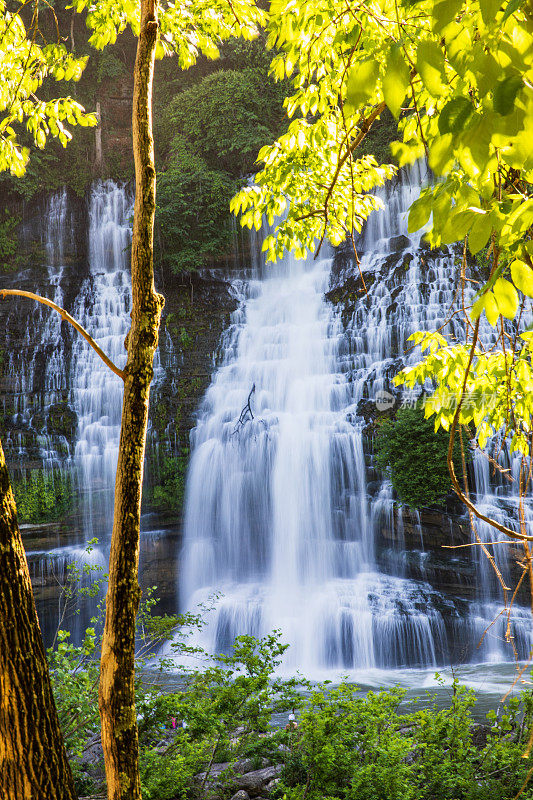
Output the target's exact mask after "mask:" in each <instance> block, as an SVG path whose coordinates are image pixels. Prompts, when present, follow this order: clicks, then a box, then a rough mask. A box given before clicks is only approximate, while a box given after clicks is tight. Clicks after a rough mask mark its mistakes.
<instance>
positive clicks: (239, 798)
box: [231, 789, 250, 800]
mask: <svg viewBox="0 0 533 800" xmlns="http://www.w3.org/2000/svg"><path fill="white" fill-rule="evenodd" d="M231 800H250V795H249V794H248V792H245V791H244V789H239V791H238V792H236V793H235V794H234V795H233V797H232V798H231Z"/></svg>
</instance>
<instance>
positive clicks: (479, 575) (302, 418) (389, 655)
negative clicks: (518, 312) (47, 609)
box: [179, 164, 532, 674]
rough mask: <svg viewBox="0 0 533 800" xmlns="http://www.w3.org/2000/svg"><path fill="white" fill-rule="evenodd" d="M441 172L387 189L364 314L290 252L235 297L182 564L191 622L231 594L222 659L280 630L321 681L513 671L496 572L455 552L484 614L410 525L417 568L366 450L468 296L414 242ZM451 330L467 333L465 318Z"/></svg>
mask: <svg viewBox="0 0 533 800" xmlns="http://www.w3.org/2000/svg"><path fill="white" fill-rule="evenodd" d="M424 172H425V168H424V165H423V164H418V165H415V167H413V168H412V169H411V170H410V171H408V172H403V171H402V173H400V175H399V177H398V179H397V180H396V181H395V182H394V184H390V185H389V186H388V187H386V188H385V189H384V190H383V195H382V196H383V199H384V202H385V211H383V212H377V213H376V212H375V213H374V214H373V216H372V217H371V219H370V220H369V222H368V224H367V225H366V227H365V230H364V232H363V235H362V236H361V237H360V242H359V245H360V247H361V269H362V271H363V273H364V275H365V279H366V282H367V285H368V292H367V293H366V294H364V293H362V294H361V295H360V297H359V298H356V299H355V300H354V304H353V311H352V313H351V315H350V318H346V315H344V316H343V315H342V314H341V312H340V311H339V310H337V309H336V307H335V306H334V305H332V304H330V303H329V302H328V301H327V300H326V298H325V294H326V292H327V291H328V289H329V287H330V280H331V271H332V260H333V259H332V258H330V257H327V256H326V255H322V257H321V258H320V259H318V260H316V261H313V260H310V259H308V260H307V261H295V260H294V259H293V258H292V257H291V256H290V255H285V257H284V258H283V259H282V261H281V262H279V263H278V264H277V265H276V266H275V267H272V266H269V267H266V268H263V269H262V270H257V269H256V270H255V272H254V273H253V275H254V276H255V277H252V279H250V280H247V281H246V282H238V281H236V282H235V284H234V288H235V291H236V292H239V293H240V303H239V307H238V309H237V311H236V312H235V313H234V315H233V318H232V322H231V325H230V327H229V329H228V330H227V331H226V333H225V335H224V338H223V342H222V351H223V354H224V355H223V359H222V363H221V365H220V366H219V368H218V369H217V370H216V372H215V374H214V376H213V378H212V383H211V386H210V387H209V389H208V391H207V393H206V395H205V398H204V400H203V402H202V404H201V407H200V409H199V411H198V421H197V425H196V427H195V429H194V430H193V431H192V434H191V445H192V458H191V463H190V468H189V473H188V478H187V490H186V509H185V531H184V543H183V549H182V554H181V561H182V566H181V570H180V586H179V589H180V593H181V606H182V608H183V609H187V610H191V609H194V607H195V606H197V605H198V604H199V603H205V602H206V601H208V599H209V598H210V597H213V596H214V595H217V594H218V593H220V594H221V596H220V598H219V599H218V600H216V601H214V608H213V610H212V612H211V613H210V615H209V616H208V624H207V625H206V627H205V628H204V629H203V631H202V634H201V637H200V638H201V643H202V644H203V645H204V646H206V647H207V648H209V649H211V650H218V651H223V650H227V649H228V648H229V647H230V646H231V642H232V640H233V638H234V637H235V636H236V635H238V634H242V633H251V634H254V635H259V634H264V633H266V632H268V631H270V630H271V629H273V628H276V629H280V630H281V631H282V634H283V638H284V641H286V642H288V643H289V644H290V649H289V651H288V654H287V657H286V662H285V666H286V667H287V668H288V669H294V668H300V669H302V670H303V671H304V672H307V673H308V674H309V673H310V672H312V671H316V670H317V669H327V670H331V669H337V670H346V669H361V668H362V669H369V668H374V667H378V668H379V667H405V666H409V667H415V666H418V667H432V666H435V665H438V664H446V663H450V660H451V659H452V657H453V656H452V654H454V653H457V650H458V648H459V647H460V648H463V649H464V650H465V651H467V656H466V657H467V659H469V660H472V661H476V660H477V661H482V660H503V659H505V658H509V657H511V654H510V653H509V651H508V650H506V649H505V645H504V643H503V641H502V639H503V632H504V627H505V624H506V620H505V618H504V617H500V619H499V620H498V622H497V624H496V625H495V626H493V628H492V629H491V632H490V633H489V634H488V635H487V637H486V638H485V641H484V644H483V647H482V648H481V649H479V650H478V649H476V645H477V643H478V641H479V639H480V638H481V635H482V633H483V631H484V629H485V628H486V627H487V626H488V625H489V623H490V622H491V621H492V619H493V618H494V617H495V616H496V614H497V608H499V606H498V599H499V598H498V594H497V592H495V591H494V586H493V585H492V583H491V582H493V579H492V577H491V576H489V575H488V573H487V570H486V565H485V564H484V562H483V561H482V560H480V559H479V558H478V556H477V554H476V553H474V554H472V553H469V554H468V555H463V556H462V558H463V561H461V559H460V558H458V557H456V554H455V553H454V551H443V552H444V553H447V554H446V555H445V556H443V558H446V559H449V562H450V566H449V569H450V572H452V573H453V571H454V569H456V570H457V575H458V576H459V577H458V578H457V580H458V581H460V580H461V577H460V572H461V569H460V568H463V567H464V563H465V559H466V560H467V561H468V562H469V563H468V565H467V566H469V565H472V570H475V575H474V578H473V579H474V581H475V582H476V585H478V586H479V590H478V592H477V594H476V596H475V597H474V599H473V601H472V602H471V603H467V602H466V601H465V600H464V599H463V600H460V599H459V598H458V597H455V596H454V595H452V594H451V593H445V592H443V591H440V590H437V589H436V588H434V586H433V585H432V577H431V569H432V567H431V564H430V559H429V554H428V553H427V552H426V551H425V546H424V532H423V527H422V525H421V521H420V517H419V516H418V515H417V514H412V515H411V517H410V520H411V521H410V523H409V525H410V529H411V535H413V534H414V536H415V539H416V540H417V541H418V542H419V544H417V546H416V548H414V549H413V550H412V551H411V552H410V553H409V563H408V562H407V560H406V558H405V555H406V553H405V550H404V547H403V539H404V535H405V530H404V518H403V515H402V514H401V513H400V512H399V511H398V509H397V508H396V507H395V504H394V500H393V495H392V490H391V485H390V482H389V481H388V480H387V479H383V477H382V476H380V475H379V474H377V473H376V472H375V470H374V469H373V467H372V462H371V455H370V452H369V451H368V447H366V448H365V431H364V427H365V425H364V420H363V418H362V416H361V415H360V413H359V406H360V402H361V401H364V400H365V399H372V398H375V397H376V396H377V395H379V393H380V392H382V391H390V388H391V384H390V379H391V378H392V376H393V375H394V374H396V373H397V372H398V370H399V369H400V368H401V366H402V365H403V364H405V363H409V362H412V361H413V360H414V359H416V357H417V356H416V354H414V353H409V352H406V351H407V350H408V348H409V343H408V342H407V338H408V336H409V335H410V334H411V333H413V332H414V331H416V330H423V329H426V330H435V329H436V328H438V327H439V326H440V325H442V324H443V323H444V322H445V320H446V315H447V310H448V307H449V305H450V304H451V302H452V299H453V294H454V288H455V285H456V280H457V276H456V267H455V264H454V261H455V253H454V252H453V249H446V248H445V249H444V250H443V251H441V252H436V253H432V254H430V253H429V251H428V250H427V249H425V247H424V245H423V243H422V241H421V236H422V234H421V233H418V234H416V235H409V236H408V234H407V222H406V212H407V209H408V207H409V205H410V203H411V202H412V201H413V200H414V199H415V198H416V197H417V196H418V194H419V191H420V188H421V186H422V185H423V183H424V181H426V180H427V176H426V175H425V174H424ZM258 275H259V276H260V278H261V279H258ZM447 331H448V332H450V333H452V334H455V335H457V336H458V337H460V336H461V334H462V330H461V325H460V322H459V321H456V320H454V321H452V323H451V325H450V326H449V327H448V329H447ZM248 398H249V406H248V408H246V403H247V400H248ZM480 459H483V457H482V456H479V457H477V458H476V474H477V481H478V488H479V491H480V492H481V494H482V496H483V498H484V499H483V503H484V507H486V508H487V509H490V511H491V513H497V514H498V515H500V516H504V517H505V519H506V520H507V521H508V517H509V510H511V511H512V510H514V509H515V508H516V499H515V500H511V499H510V498H511V490H510V489H509V488H506V487H502V486H501V485H500V486H498V487H495V486H494V484H493V483H491V482H490V480H489V478H488V466H487V464H486V462H485V461H483V463H482V462H481V461H480ZM503 493H505V496H503ZM510 507H512V508H510ZM506 509H507V510H506ZM528 513H529V512H528ZM465 524H466V525H468V522H465ZM384 529H387V530H392V538H393V544H392V545H390V546H389V547H384V545H383V530H384ZM485 535H488V534H487V531H485V530H484V531H483V536H485ZM474 550H475V548H474ZM501 551H502V552H501V553H499V554H498V560H499V561H500V562H501V563H502V565H505V564H506V560H507V555H506V552H505V547H504V546H502V548H501ZM450 552H452V553H454V554H453V555H448V553H450ZM459 562H461V563H459ZM513 620H514V622H513V625H514V633H515V643H516V645H517V649H518V652H519V655H520V656H522V657H524V656H525V655H526V653H528V651H529V649H530V647H531V643H532V637H531V620H530V613H529V611H528V610H527V609H524V608H520V607H516V608H515V609H514V611H513Z"/></svg>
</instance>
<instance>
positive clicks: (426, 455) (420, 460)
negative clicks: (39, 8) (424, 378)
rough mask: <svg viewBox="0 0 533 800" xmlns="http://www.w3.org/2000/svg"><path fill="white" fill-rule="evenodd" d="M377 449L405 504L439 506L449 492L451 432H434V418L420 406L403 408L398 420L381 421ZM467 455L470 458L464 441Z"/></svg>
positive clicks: (456, 449) (458, 464) (458, 452)
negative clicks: (449, 434)
mask: <svg viewBox="0 0 533 800" xmlns="http://www.w3.org/2000/svg"><path fill="white" fill-rule="evenodd" d="M374 451H375V453H376V464H377V466H378V467H379V468H380V469H382V470H384V471H389V472H390V477H391V481H392V485H393V487H394V489H395V491H396V492H397V494H398V497H399V499H400V501H401V502H402V503H405V504H406V505H408V506H411V507H413V508H423V507H426V506H433V505H440V504H442V502H443V500H444V498H445V497H446V495H447V494H448V492H449V491H450V487H451V480H450V474H449V472H448V465H447V461H446V458H447V454H448V434H447V433H446V432H445V431H443V430H442V429H439V430H438V431H437V432H436V433H435V429H434V425H433V421H432V420H431V419H425V418H424V412H423V410H422V409H420V408H400V409H399V410H398V413H397V415H396V418H395V419H392V420H385V421H384V422H381V423H380V424H379V427H378V430H377V433H376V436H375V439H374ZM465 457H466V459H467V462H469V461H470V460H471V457H470V451H469V449H468V446H467V445H466V444H465ZM454 466H455V471H456V474H458V475H461V474H462V468H461V448H460V442H459V434H458V435H457V437H456V441H455V447H454Z"/></svg>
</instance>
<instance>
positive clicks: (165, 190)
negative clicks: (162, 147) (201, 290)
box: [157, 137, 237, 272]
mask: <svg viewBox="0 0 533 800" xmlns="http://www.w3.org/2000/svg"><path fill="white" fill-rule="evenodd" d="M236 189H237V184H236V183H235V181H234V180H233V179H232V178H231V176H230V175H228V174H227V173H225V172H222V171H220V170H213V169H210V168H209V167H208V166H207V163H206V162H205V161H204V159H203V158H201V157H200V156H198V155H196V154H195V153H193V152H191V150H190V149H189V147H188V146H187V144H186V143H185V142H184V140H183V139H181V138H180V137H176V139H175V141H174V144H173V149H172V157H171V163H170V166H169V167H168V169H167V170H166V171H165V172H163V173H161V174H160V175H159V177H158V184H157V202H158V214H157V225H158V240H159V244H160V256H161V257H162V259H163V261H164V262H165V263H166V264H168V265H169V266H170V268H171V269H172V270H173V271H174V272H186V271H190V270H196V269H199V268H200V267H202V266H204V265H205V264H206V263H208V262H209V261H211V260H219V259H221V258H223V257H224V256H226V255H228V254H229V253H230V252H231V246H232V231H231V225H230V217H229V202H230V200H231V198H232V196H233V194H234V193H235V191H236Z"/></svg>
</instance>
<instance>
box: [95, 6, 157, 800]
mask: <svg viewBox="0 0 533 800" xmlns="http://www.w3.org/2000/svg"><path fill="white" fill-rule="evenodd" d="M156 38H157V0H142V2H141V27H140V34H139V41H138V46H137V58H136V62H135V74H134V90H133V151H134V157H135V210H134V217H133V236H132V252H131V281H132V312H131V318H132V322H131V328H130V331H129V333H128V336H127V338H126V349H127V351H128V359H127V363H126V367H125V370H124V372H125V381H124V401H123V406H122V426H121V432H120V445H119V455H118V465H117V479H116V485H115V508H114V519H113V535H112V539H111V553H110V558H109V583H108V590H107V598H106V621H105V629H104V635H103V639H102V659H101V672H100V693H99V705H100V715H101V719H102V745H103V749H104V759H105V767H106V778H107V792H108V798H109V800H137V798H140V796H141V789H140V779H139V765H138V754H139V741H138V732H137V720H136V713H135V695H134V649H135V617H136V614H137V608H138V605H139V598H140V589H139V583H138V563H139V529H140V518H141V490H142V478H143V461H144V451H145V444H146V429H147V423H148V402H149V395H150V383H151V381H152V376H153V360H154V354H155V350H156V347H157V339H158V333H159V323H160V319H161V311H162V308H163V302H164V301H163V298H162V297H161V296H160V295H158V294H157V293H156V291H155V287H154V265H153V241H154V216H155V165H154V142H153V137H152V112H151V105H152V80H153V72H154V59H155V45H156Z"/></svg>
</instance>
